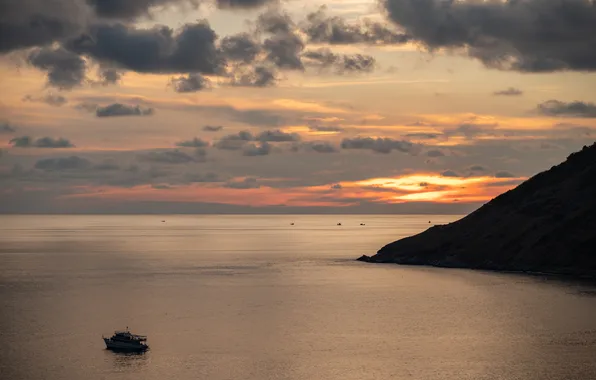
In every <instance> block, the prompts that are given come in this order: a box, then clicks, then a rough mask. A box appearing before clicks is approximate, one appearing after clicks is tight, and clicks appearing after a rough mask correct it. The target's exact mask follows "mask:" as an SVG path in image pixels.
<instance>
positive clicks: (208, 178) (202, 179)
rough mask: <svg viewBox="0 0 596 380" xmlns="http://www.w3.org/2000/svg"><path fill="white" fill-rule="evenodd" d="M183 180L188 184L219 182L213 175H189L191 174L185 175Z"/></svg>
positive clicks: (216, 176) (217, 177) (215, 175)
mask: <svg viewBox="0 0 596 380" xmlns="http://www.w3.org/2000/svg"><path fill="white" fill-rule="evenodd" d="M185 180H186V182H188V183H209V182H221V179H220V178H219V176H218V175H217V174H215V173H207V174H198V173H191V174H187V175H186V176H185Z"/></svg>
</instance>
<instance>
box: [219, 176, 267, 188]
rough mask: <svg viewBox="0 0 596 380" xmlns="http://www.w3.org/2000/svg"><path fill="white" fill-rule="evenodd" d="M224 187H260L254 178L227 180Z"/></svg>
mask: <svg viewBox="0 0 596 380" xmlns="http://www.w3.org/2000/svg"><path fill="white" fill-rule="evenodd" d="M224 187H228V188H230V189H241V190H248V189H258V188H260V187H261V185H260V184H259V182H258V181H257V179H256V178H251V177H249V178H245V179H243V180H232V181H228V182H227V183H226V184H225V185H224Z"/></svg>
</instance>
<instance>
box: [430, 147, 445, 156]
mask: <svg viewBox="0 0 596 380" xmlns="http://www.w3.org/2000/svg"><path fill="white" fill-rule="evenodd" d="M426 155H427V156H428V157H444V156H445V153H443V152H442V151H440V150H438V149H433V150H429V151H428V152H426Z"/></svg>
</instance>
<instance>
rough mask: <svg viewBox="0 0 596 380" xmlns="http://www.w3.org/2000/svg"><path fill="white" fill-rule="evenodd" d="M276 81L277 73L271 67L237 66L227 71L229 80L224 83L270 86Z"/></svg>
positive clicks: (239, 85)
mask: <svg viewBox="0 0 596 380" xmlns="http://www.w3.org/2000/svg"><path fill="white" fill-rule="evenodd" d="M277 81H278V78H277V73H276V71H275V69H273V68H271V67H266V66H261V65H257V66H254V67H251V66H237V67H235V68H234V69H233V70H232V71H231V72H230V73H229V82H227V83H226V84H227V85H230V86H236V87H271V86H275V85H276V84H277Z"/></svg>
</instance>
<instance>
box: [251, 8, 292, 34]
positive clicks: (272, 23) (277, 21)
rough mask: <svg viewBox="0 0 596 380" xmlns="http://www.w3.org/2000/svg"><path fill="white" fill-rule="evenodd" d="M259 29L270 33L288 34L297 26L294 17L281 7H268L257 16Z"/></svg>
mask: <svg viewBox="0 0 596 380" xmlns="http://www.w3.org/2000/svg"><path fill="white" fill-rule="evenodd" d="M257 29H258V30H259V31H261V32H265V33H269V34H288V33H292V32H294V31H295V30H296V29H297V27H296V24H295V23H294V20H292V17H291V16H290V15H289V14H288V13H287V12H284V11H281V10H280V9H275V8H272V9H268V10H267V11H266V12H264V13H261V14H260V15H259V17H258V18H257Z"/></svg>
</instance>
